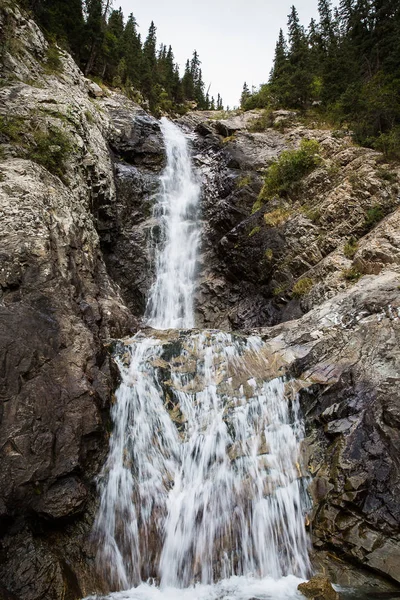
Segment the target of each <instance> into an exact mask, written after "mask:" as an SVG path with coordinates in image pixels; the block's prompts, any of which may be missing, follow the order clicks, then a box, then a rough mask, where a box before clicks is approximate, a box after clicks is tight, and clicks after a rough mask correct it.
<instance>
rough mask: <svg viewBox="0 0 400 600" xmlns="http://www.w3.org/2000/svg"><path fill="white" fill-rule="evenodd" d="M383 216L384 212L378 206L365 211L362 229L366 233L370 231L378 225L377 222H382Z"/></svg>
mask: <svg viewBox="0 0 400 600" xmlns="http://www.w3.org/2000/svg"><path fill="white" fill-rule="evenodd" d="M384 216H385V212H384V210H383V208H382V206H380V205H379V204H375V205H374V206H371V208H369V209H368V210H367V214H366V215H365V221H364V228H365V229H366V230H367V231H370V230H371V229H372V228H373V227H375V225H377V224H378V223H379V221H382V219H383V217H384Z"/></svg>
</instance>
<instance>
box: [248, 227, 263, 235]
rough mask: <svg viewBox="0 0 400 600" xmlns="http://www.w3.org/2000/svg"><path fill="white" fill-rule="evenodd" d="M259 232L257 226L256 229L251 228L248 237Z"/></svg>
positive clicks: (259, 229)
mask: <svg viewBox="0 0 400 600" xmlns="http://www.w3.org/2000/svg"><path fill="white" fill-rule="evenodd" d="M260 231H261V227H260V226H259V225H256V227H253V229H252V230H251V231H250V233H249V237H253V235H256V233H259V232H260Z"/></svg>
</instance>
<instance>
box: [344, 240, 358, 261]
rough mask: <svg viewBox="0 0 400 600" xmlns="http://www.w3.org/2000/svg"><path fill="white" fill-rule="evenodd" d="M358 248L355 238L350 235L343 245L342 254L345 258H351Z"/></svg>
mask: <svg viewBox="0 0 400 600" xmlns="http://www.w3.org/2000/svg"><path fill="white" fill-rule="evenodd" d="M357 250H358V242H357V240H356V239H354V238H353V237H351V238H350V239H349V240H348V241H347V242H346V243H345V245H344V248H343V254H344V255H345V257H346V258H349V259H353V258H354V255H355V253H356V252H357Z"/></svg>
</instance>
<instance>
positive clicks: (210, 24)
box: [113, 0, 317, 108]
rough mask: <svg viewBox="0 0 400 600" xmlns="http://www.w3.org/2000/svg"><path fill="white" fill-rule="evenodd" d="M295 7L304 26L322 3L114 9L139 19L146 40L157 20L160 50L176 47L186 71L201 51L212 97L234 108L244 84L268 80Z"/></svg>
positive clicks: (250, 1)
mask: <svg viewBox="0 0 400 600" xmlns="http://www.w3.org/2000/svg"><path fill="white" fill-rule="evenodd" d="M292 4H295V6H296V8H297V10H298V12H299V16H300V21H301V23H302V24H303V25H306V26H307V25H308V24H309V22H310V19H311V17H316V15H317V0H278V1H276V2H274V1H273V0H200V1H198V2H196V3H190V0H139V1H137V0H114V2H113V8H116V9H117V8H119V6H121V8H122V10H123V13H124V15H125V18H127V17H128V15H129V13H131V12H132V13H133V14H134V16H135V18H136V20H137V22H138V25H139V30H138V31H139V33H140V34H141V36H142V40H144V38H145V37H146V35H147V31H148V28H149V25H150V22H151V20H153V21H154V23H155V25H156V27H157V43H158V45H159V44H160V43H161V42H162V43H164V44H166V45H169V44H171V46H172V49H173V51H174V54H175V59H176V61H177V62H178V63H179V64H180V66H181V68H183V66H184V64H185V61H186V59H187V58H190V57H191V55H192V52H193V50H194V49H196V50H197V52H198V53H199V56H200V60H201V61H202V70H203V80H204V81H205V83H206V87H207V86H208V85H209V84H210V83H211V89H210V96H211V95H214V96H215V97H216V96H217V93H218V92H220V93H221V95H222V99H223V101H224V104H225V106H226V105H229V106H230V108H233V106H235V105H236V106H237V105H238V104H239V98H240V94H241V91H242V86H243V82H244V81H246V82H247V84H248V86H249V87H250V88H251V86H252V85H254V86H258V85H259V84H260V83H264V82H266V81H267V79H268V74H269V71H270V69H271V67H272V60H273V55H274V49H275V43H276V40H277V39H278V33H279V28H280V27H282V28H283V29H284V31H286V22H287V15H288V14H289V11H290V7H291V5H292Z"/></svg>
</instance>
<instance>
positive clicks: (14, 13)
mask: <svg viewBox="0 0 400 600" xmlns="http://www.w3.org/2000/svg"><path fill="white" fill-rule="evenodd" d="M0 29H1V36H2V38H3V39H5V41H6V43H5V44H4V46H3V49H2V55H1V61H2V72H1V87H0V119H1V120H0V142H1V149H2V150H1V154H0V194H1V208H0V216H1V229H0V236H1V246H0V257H1V264H0V286H1V292H0V293H1V296H0V323H1V324H0V356H1V360H0V364H1V369H0V377H1V380H2V387H1V390H2V391H1V405H0V456H1V466H2V469H1V472H0V536H1V537H0V581H1V583H0V598H1V596H2V594H3V595H4V597H6V598H8V597H14V598H17V600H39V599H40V598H46V599H50V600H51V599H54V600H55V599H57V600H58V599H61V598H64V599H65V600H73V599H75V598H81V597H82V596H84V595H85V594H88V593H90V592H92V591H99V590H100V591H101V590H102V588H103V583H102V582H101V581H100V580H99V577H98V575H96V573H95V565H94V551H93V548H92V547H91V544H90V531H91V527H92V522H93V514H94V511H95V504H96V490H95V476H96V474H97V473H98V471H99V467H100V465H101V464H102V463H103V460H104V456H105V453H106V452H107V445H108V442H107V437H108V431H109V418H108V415H109V406H110V402H111V401H112V394H113V391H114V389H115V385H116V377H115V372H114V371H113V366H112V362H111V361H110V358H109V355H108V352H107V351H106V350H105V346H104V344H105V342H106V341H107V340H109V338H111V337H112V338H116V337H118V338H120V337H123V336H125V335H129V334H130V333H132V332H133V331H135V330H136V329H137V327H138V325H139V322H140V317H141V315H142V314H143V308H144V304H145V297H146V294H147V292H148V289H149V286H150V284H151V282H152V280H153V273H152V269H151V266H150V261H149V256H148V250H147V248H148V244H147V240H148V236H149V233H150V231H152V230H153V231H154V226H155V225H156V223H154V221H153V217H152V205H153V197H154V194H155V193H156V191H157V187H158V177H159V173H160V170H161V169H162V167H163V164H164V160H165V159H164V149H163V142H162V138H161V134H160V130H159V125H158V122H157V121H156V120H155V119H154V118H153V117H151V116H149V115H147V114H146V113H145V112H144V111H143V110H142V109H141V108H140V107H138V106H137V105H135V104H133V103H132V102H130V101H129V100H128V99H126V98H125V97H124V96H122V95H121V94H118V93H115V92H110V91H107V90H102V89H101V88H99V86H97V85H96V84H94V83H93V82H90V81H88V80H85V78H84V77H83V76H82V74H81V73H80V72H79V70H78V69H77V67H76V65H75V63H74V62H73V61H72V59H71V58H70V57H69V56H68V55H67V54H66V53H64V52H63V51H61V50H59V51H58V61H56V64H54V59H53V60H52V55H51V53H50V52H49V49H48V45H47V42H46V41H45V40H44V38H43V36H42V34H41V33H40V31H39V30H38V28H37V27H36V26H35V24H34V23H33V22H32V21H30V20H29V19H28V18H26V16H24V15H23V14H22V13H21V12H20V11H19V10H18V9H17V8H15V6H14V7H11V4H8V3H3V4H2V7H1V10H0ZM259 118H260V115H259V114H258V113H251V112H250V113H246V114H244V115H237V116H234V117H232V116H228V118H222V116H221V115H220V118H217V119H215V115H214V114H209V115H208V114H204V113H191V114H189V115H187V116H185V117H183V118H181V119H180V122H181V125H182V127H184V128H186V130H187V131H188V133H190V134H191V136H192V139H193V150H194V161H195V164H196V167H197V169H198V173H199V177H200V178H201V179H202V183H203V199H202V219H203V223H204V227H203V245H202V255H201V258H200V264H199V284H198V288H197V292H196V311H197V322H198V325H199V326H200V327H219V328H224V329H228V330H233V329H242V330H251V329H253V328H257V331H258V332H261V333H262V335H263V337H264V338H265V339H267V340H268V343H269V345H270V352H271V359H272V360H273V361H274V362H275V363H276V371H275V372H276V374H278V373H279V374H282V373H284V372H288V373H290V374H291V375H294V376H296V378H297V379H298V380H299V381H302V382H303V384H302V385H301V386H300V387H301V388H302V391H301V398H302V403H303V408H304V412H305V415H306V421H307V428H308V438H307V443H306V445H305V460H306V462H307V463H308V464H309V466H310V469H311V472H312V474H313V480H312V484H311V487H310V490H311V493H312V496H313V500H314V509H313V514H312V515H311V517H312V530H313V536H314V538H315V542H316V546H317V547H320V548H323V549H328V550H331V549H334V550H335V551H336V552H338V553H340V554H342V555H343V556H344V557H347V558H349V559H351V560H355V561H358V562H359V563H362V564H364V565H367V566H370V567H371V568H373V569H375V570H377V571H379V572H381V573H383V574H385V575H387V576H389V577H391V578H393V579H395V580H397V581H400V572H399V564H400V514H399V510H398V502H396V498H397V497H398V494H399V487H400V469H399V465H398V452H399V448H400V418H399V414H400V391H399V389H400V385H399V381H400V358H399V352H398V348H399V314H400V313H399V311H400V292H399V285H400V277H399V263H400V233H399V231H400V223H399V219H400V210H399V209H398V208H397V207H398V205H399V191H398V190H399V188H398V185H399V167H398V165H395V164H388V163H386V162H385V161H384V160H383V159H382V157H381V156H380V155H379V154H378V153H376V152H373V151H371V150H367V149H363V148H358V147H355V146H354V145H352V144H351V142H350V139H349V138H348V137H347V135H346V132H332V131H330V130H327V129H318V128H317V127H316V128H312V127H311V126H310V124H308V125H307V126H306V125H304V124H302V123H301V122H299V121H298V118H297V117H296V115H294V114H288V113H276V114H275V115H274V116H273V119H272V121H271V123H270V126H269V127H267V128H265V129H264V130H262V131H254V122H255V121H257V120H258V119H259ZM303 138H311V139H316V140H317V141H318V142H319V144H320V148H321V156H322V161H321V164H320V165H319V166H318V168H317V169H315V170H314V171H313V172H312V173H311V174H309V175H308V176H307V177H306V178H304V179H303V180H302V181H301V182H300V185H299V187H298V189H297V190H296V194H295V195H293V196H292V197H291V198H290V199H289V198H286V199H285V200H284V201H282V200H277V199H273V200H271V201H269V203H268V204H267V205H266V206H264V207H262V208H259V209H258V210H257V211H256V212H254V213H252V207H253V205H254V203H255V201H256V199H257V196H258V193H259V191H260V189H261V186H262V175H263V173H264V171H265V170H266V169H267V167H268V164H269V162H270V161H271V160H272V159H273V158H275V157H277V156H279V155H280V153H281V152H282V151H283V150H285V149H287V148H291V147H297V146H298V145H299V143H300V141H301V139H303ZM265 215H267V217H266V216H265ZM299 282H300V285H296V284H299ZM301 282H303V283H301ZM7 594H12V595H13V596H9V595H8V596H7Z"/></svg>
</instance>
